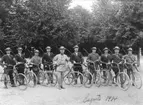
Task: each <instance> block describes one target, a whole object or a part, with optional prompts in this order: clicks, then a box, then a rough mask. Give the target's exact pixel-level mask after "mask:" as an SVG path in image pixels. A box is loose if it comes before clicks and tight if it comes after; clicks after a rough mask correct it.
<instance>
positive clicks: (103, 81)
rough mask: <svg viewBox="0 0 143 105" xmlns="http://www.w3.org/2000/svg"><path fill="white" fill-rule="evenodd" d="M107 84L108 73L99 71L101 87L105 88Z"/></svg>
mask: <svg viewBox="0 0 143 105" xmlns="http://www.w3.org/2000/svg"><path fill="white" fill-rule="evenodd" d="M108 84H109V71H108V70H102V71H101V85H102V86H107V85H108Z"/></svg>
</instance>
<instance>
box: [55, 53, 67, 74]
mask: <svg viewBox="0 0 143 105" xmlns="http://www.w3.org/2000/svg"><path fill="white" fill-rule="evenodd" d="M68 59H69V58H68V57H67V55H65V54H63V55H62V54H58V55H56V56H55V57H54V58H53V61H54V64H56V65H57V68H56V71H59V72H64V71H66V70H67V61H68Z"/></svg>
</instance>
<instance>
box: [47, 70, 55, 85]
mask: <svg viewBox="0 0 143 105" xmlns="http://www.w3.org/2000/svg"><path fill="white" fill-rule="evenodd" d="M45 80H47V85H50V86H52V87H54V86H55V85H56V84H57V82H58V77H57V75H56V74H55V73H53V72H50V71H48V72H47V75H46V79H45Z"/></svg>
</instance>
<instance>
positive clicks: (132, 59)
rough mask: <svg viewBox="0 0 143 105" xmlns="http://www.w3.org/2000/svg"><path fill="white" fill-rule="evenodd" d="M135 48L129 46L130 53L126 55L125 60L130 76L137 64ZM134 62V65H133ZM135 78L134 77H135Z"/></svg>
mask: <svg viewBox="0 0 143 105" xmlns="http://www.w3.org/2000/svg"><path fill="white" fill-rule="evenodd" d="M132 51H133V49H132V48H128V54H126V55H125V56H124V60H125V62H126V64H127V74H128V76H129V77H130V74H131V73H133V71H134V67H133V66H135V64H137V58H136V57H135V55H134V54H132ZM132 64H133V65H132ZM133 79H134V77H133Z"/></svg>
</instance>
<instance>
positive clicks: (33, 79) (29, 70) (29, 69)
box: [25, 63, 38, 87]
mask: <svg viewBox="0 0 143 105" xmlns="http://www.w3.org/2000/svg"><path fill="white" fill-rule="evenodd" d="M33 66H34V64H32V63H31V64H28V63H27V65H26V68H25V75H26V77H27V82H28V85H30V86H31V87H35V86H36V85H37V81H38V78H37V76H36V74H35V73H34V72H33ZM35 66H37V65H35ZM37 69H38V68H37Z"/></svg>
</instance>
